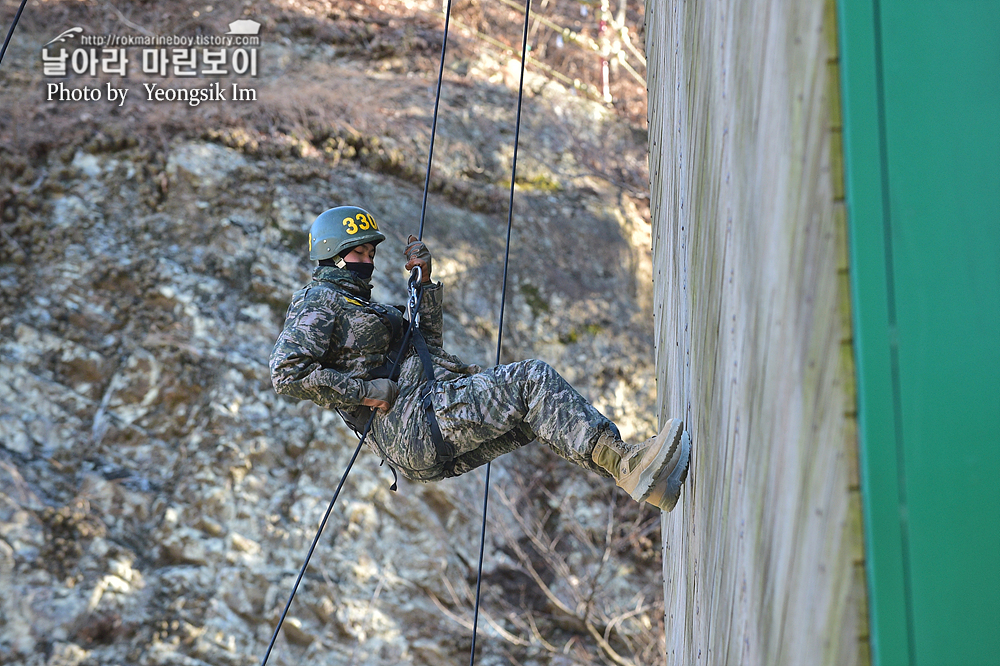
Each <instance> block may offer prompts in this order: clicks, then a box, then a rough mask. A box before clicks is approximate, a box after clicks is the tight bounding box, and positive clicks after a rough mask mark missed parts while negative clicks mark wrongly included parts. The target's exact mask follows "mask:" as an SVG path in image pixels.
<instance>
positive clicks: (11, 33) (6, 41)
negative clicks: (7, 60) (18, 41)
mask: <svg viewBox="0 0 1000 666" xmlns="http://www.w3.org/2000/svg"><path fill="white" fill-rule="evenodd" d="M27 3H28V0H21V6H20V7H18V8H17V13H16V14H14V20H13V21H12V22H11V24H10V30H8V31H7V37H6V38H4V40H3V48H0V63H2V62H3V56H4V54H5V53H7V44H9V43H10V38H11V37H13V36H14V28H16V27H17V21H18V19H20V18H21V12H23V11H24V5H26V4H27Z"/></svg>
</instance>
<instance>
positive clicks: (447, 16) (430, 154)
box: [417, 0, 451, 240]
mask: <svg viewBox="0 0 1000 666" xmlns="http://www.w3.org/2000/svg"><path fill="white" fill-rule="evenodd" d="M449 23H451V0H448V4H447V6H446V7H445V10H444V37H443V38H442V40H441V64H440V66H439V67H438V82H437V93H436V94H435V95H434V118H433V119H432V120H431V146H430V149H429V150H428V151H427V173H426V174H425V176H424V198H423V201H422V202H421V204H420V231H419V233H418V234H417V238H419V239H421V240H422V239H423V237H424V216H425V215H426V214H427V192H428V190H429V189H430V186H431V165H432V164H433V163H434V137H436V136H437V124H438V108H439V107H440V106H441V83H442V81H443V80H444V54H445V51H446V50H447V48H448V25H449Z"/></svg>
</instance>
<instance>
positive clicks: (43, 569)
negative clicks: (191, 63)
mask: <svg viewBox="0 0 1000 666" xmlns="http://www.w3.org/2000/svg"><path fill="white" fill-rule="evenodd" d="M232 5H233V6H232V7H229V6H228V5H217V6H216V8H215V11H216V12H217V14H219V15H221V14H223V13H225V12H228V13H226V14H225V15H226V16H227V17H231V16H234V15H235V16H238V15H240V14H239V10H240V8H241V7H243V5H238V4H237V3H232ZM178 6H181V5H178ZM193 6H194V5H192V7H193ZM303 6H305V7H307V8H308V7H309V6H312V5H308V3H306V5H303ZM330 6H331V7H335V6H334V5H330ZM171 7H174V5H173V4H171ZM184 7H186V5H185V6H184ZM190 9H191V8H190V7H188V8H186V9H185V10H184V11H190ZM362 9H364V8H363V7H362ZM368 9H370V10H371V11H372V12H375V11H376V10H375V9H374V6H373V7H371V8H368ZM417 9H418V10H424V9H429V8H420V7H418V8H417ZM31 11H35V12H36V13H35V14H34V16H32V15H31ZM104 11H106V10H105V9H104V8H101V7H98V5H96V4H94V5H93V6H91V5H88V4H87V3H73V4H61V3H42V5H41V6H40V7H37V8H35V9H34V10H29V12H28V13H26V15H25V18H24V23H23V24H22V27H21V28H20V29H19V30H20V32H19V33H18V35H17V37H16V38H15V40H14V42H13V45H12V49H11V51H10V52H9V53H8V56H7V58H6V59H5V62H4V63H3V70H2V71H0V97H2V99H3V103H4V106H5V108H9V109H10V110H11V113H10V114H9V115H7V114H4V115H5V117H4V118H0V148H2V149H3V152H2V153H0V207H2V212H0V239H2V240H0V293H2V304H0V308H2V309H0V618H2V620H0V663H2V664H24V665H28V664H31V665H42V664H45V665H47V666H55V665H56V664H59V665H70V664H73V665H75V664H143V665H146V664H150V665H153V664H164V665H174V664H176V665H185V666H187V665H198V664H219V665H222V664H225V665H229V664H234V665H235V664H255V663H259V660H260V658H261V657H262V656H263V652H264V648H265V646H266V644H267V641H268V639H269V638H270V635H271V631H272V629H273V627H274V625H275V622H276V620H277V618H278V615H279V613H280V611H281V609H282V607H283V605H284V603H285V600H286V599H287V596H288V593H289V591H290V589H291V585H292V582H293V580H294V577H295V575H296V573H297V571H298V569H299V567H300V566H301V563H302V560H303V558H304V556H305V553H306V550H307V548H308V546H309V543H310V541H311V539H312V537H313V535H314V534H315V531H316V529H317V527H318V524H319V521H320V519H321V517H322V515H323V512H324V510H325V509H326V506H327V503H328V502H329V499H330V497H331V496H332V493H333V490H334V488H335V487H336V484H337V481H338V479H339V477H340V475H341V473H342V472H343V470H344V469H345V467H346V465H347V463H348V461H349V459H350V456H351V454H352V453H353V451H354V447H355V445H356V438H355V437H354V436H353V435H352V434H351V433H350V432H349V431H348V430H347V429H346V428H345V426H344V425H343V424H342V423H341V422H340V419H339V417H338V416H337V415H336V414H334V413H331V412H328V411H324V410H323V409H321V408H319V407H317V406H315V405H313V404H309V403H301V402H295V401H291V400H287V399H284V398H279V397H278V396H276V395H275V394H274V392H273V390H272V389H271V386H270V379H269V375H268V369H267V357H268V354H269V352H270V349H271V345H272V344H273V341H274V339H275V337H276V335H277V333H278V331H279V329H280V326H281V322H282V317H283V314H284V308H285V306H286V304H287V300H288V298H289V296H290V294H291V293H292V291H294V290H295V289H296V288H298V287H299V286H301V284H303V283H304V282H306V281H308V276H309V273H310V270H311V264H310V263H309V262H308V261H307V259H306V257H305V248H304V241H305V232H306V230H307V229H308V225H309V223H310V222H311V221H312V219H313V217H314V216H315V215H316V214H317V213H319V212H321V211H322V210H324V209H325V208H327V207H329V206H331V205H336V204H339V203H347V202H351V203H355V202H357V203H359V204H360V205H364V206H366V207H368V208H369V209H370V210H372V211H373V213H374V214H375V215H376V216H377V217H378V219H379V220H380V221H381V224H382V226H383V227H384V228H385V230H386V231H387V236H388V240H387V241H386V242H385V243H384V244H383V246H381V247H380V251H379V257H378V262H377V263H378V268H379V270H378V272H377V273H376V291H375V296H376V297H377V298H379V299H380V300H384V301H388V302H402V301H403V300H404V298H403V297H404V281H405V274H404V273H403V271H402V268H401V263H402V262H401V258H402V255H401V252H402V247H403V244H404V242H405V238H406V235H407V234H409V233H415V231H416V227H417V222H418V220H419V211H420V203H421V189H420V183H422V179H423V161H424V160H426V149H427V140H428V134H429V122H428V118H429V113H430V109H431V108H432V107H431V105H432V103H433V78H432V72H433V67H431V66H429V63H431V61H432V59H431V58H430V56H429V55H427V54H428V53H431V52H433V50H434V49H435V48H439V44H440V43H439V42H438V44H437V45H435V44H433V40H434V37H433V34H434V32H433V27H434V21H433V20H432V19H427V18H423V19H420V18H419V17H420V16H426V15H422V14H420V13H419V11H417V10H414V12H413V14H412V16H409V17H408V16H406V15H403V16H399V17H396V19H393V20H397V21H401V23H397V24H392V22H391V20H390V19H386V20H385V21H384V22H381V23H380V22H379V21H369V22H365V21H363V20H361V19H351V17H350V11H351V10H350V8H348V9H345V10H344V12H345V14H344V15H343V16H342V17H341V18H340V19H336V20H335V19H333V18H330V17H331V16H333V14H332V13H330V14H327V15H326V16H327V18H326V19H321V18H316V17H315V16H314V15H311V14H310V13H309V12H308V11H305V10H301V8H300V9H299V10H295V9H290V8H288V7H281V6H279V5H273V6H272V5H268V6H266V7H255V8H254V11H255V12H258V13H256V14H255V16H256V17H257V18H260V19H262V22H263V23H264V24H265V30H264V32H263V40H262V41H263V44H262V46H261V48H260V52H259V57H260V62H261V72H260V74H259V77H258V79H257V80H256V81H255V85H256V88H257V95H258V101H257V102H255V103H250V104H247V105H244V106H242V107H239V108H236V107H232V106H228V107H223V106H221V105H218V106H210V105H207V104H206V105H201V106H200V107H198V108H194V107H190V106H182V105H169V104H164V103H159V104H158V103H155V102H145V101H144V98H143V97H142V95H143V91H142V86H141V85H140V79H139V78H138V77H135V78H133V79H130V80H128V81H125V82H121V81H119V82H118V84H119V85H120V84H122V83H126V84H128V85H129V86H130V87H131V88H132V89H133V90H131V93H132V94H133V95H135V98H138V99H134V100H130V102H129V103H127V104H125V105H123V106H122V107H121V108H120V109H111V108H110V107H105V106H95V105H94V104H92V103H91V104H88V103H86V102H80V103H76V104H74V103H60V104H56V103H46V102H44V99H43V98H44V94H43V90H44V85H45V83H46V82H47V79H44V77H43V76H42V75H41V63H40V58H39V53H38V52H39V48H40V46H41V45H42V44H44V42H45V41H47V40H48V39H50V38H51V37H52V35H50V34H49V33H50V32H53V31H54V29H53V28H52V26H53V25H56V26H59V27H61V26H62V25H63V23H66V24H67V25H70V24H75V23H77V22H80V23H84V22H86V21H90V22H91V23H90V24H88V26H89V27H90V29H91V30H93V31H95V32H96V31H97V29H98V28H99V27H101V25H99V24H100V23H101V21H104V22H105V23H107V22H109V21H110V22H112V23H114V22H115V21H116V19H115V17H114V16H110V15H109V16H105V15H104V14H103V13H102V12H104ZM123 11H125V12H126V14H127V15H128V16H129V17H130V18H129V19H128V21H129V22H130V23H133V24H135V23H142V22H143V20H145V21H147V22H146V23H144V25H146V26H147V27H148V28H151V27H153V26H154V24H155V25H156V26H157V27H158V29H159V32H160V33H168V32H170V31H171V30H170V29H168V28H166V27H163V26H169V25H171V23H170V21H171V20H174V21H177V20H178V19H176V18H175V19H170V18H169V17H167V18H164V16H163V14H162V13H157V11H156V8H155V4H154V5H152V6H150V5H149V4H148V3H147V4H146V5H141V4H136V5H134V6H126V7H125V8H123ZM176 11H181V10H176ZM202 11H204V9H203V10H202ZM332 11H333V10H331V12H332ZM414 17H416V18H414ZM410 19H412V20H410ZM122 20H125V17H124V16H123V17H122ZM352 20H353V21H354V23H352V22H351V21H352ZM157 21H159V23H156V22H157ZM408 21H409V22H408ZM421 21H423V23H421ZM203 23H204V20H203ZM114 25H117V30H118V31H120V32H128V30H127V29H126V28H123V27H122V25H121V24H120V23H114ZM174 25H176V23H175V24H174ZM372 25H374V26H375V27H374V28H371V27H370V26H372ZM400 25H402V26H404V27H402V28H401V27H399V26H400ZM411 25H417V26H418V27H420V29H421V30H423V29H424V28H426V32H427V35H424V33H423V32H420V31H419V30H418V31H417V33H416V34H415V36H414V37H413V39H411V40H410V42H406V44H408V45H403V42H405V40H403V41H402V42H401V41H400V40H393V39H392V33H391V31H392V30H402V31H403V33H402V34H404V36H405V35H406V34H411V33H412V30H411V29H410V28H409V27H406V26H411ZM351 26H355V27H357V26H361V27H359V28H358V29H359V30H363V31H367V32H365V34H366V35H367V42H365V44H366V46H364V47H361V46H351V45H352V44H354V42H352V41H351V40H352V39H355V37H352V35H355V33H354V32H351V30H350V29H349V28H351ZM364 26H369V27H364ZM421 26H423V27H421ZM104 27H105V28H107V27H108V26H107V25H104ZM334 28H336V30H334ZM310 30H312V35H313V37H309V31H310ZM323 30H326V31H327V32H323ZM408 30H410V32H407V31H408ZM108 31H109V32H113V31H114V29H109V30H108ZM223 31H224V30H223ZM317 31H319V33H317ZM338 31H339V32H338ZM327 33H329V34H327ZM316 34H320V36H319V37H315V35H316ZM438 39H439V37H438ZM379 40H381V41H379ZM355 41H357V40H355ZM429 42H430V43H429ZM345 44H346V45H347V46H345ZM373 44H375V45H376V46H377V44H390V45H394V46H393V48H394V49H395V50H392V49H390V50H389V51H388V52H385V51H378V49H377V48H376V47H375V46H373ZM455 48H456V55H455V58H457V59H458V62H459V63H460V64H461V67H460V68H453V69H454V70H455V71H451V72H450V73H449V77H450V78H449V80H448V84H447V85H446V93H445V99H444V102H443V111H442V114H443V115H442V120H441V127H442V130H441V132H442V133H441V136H440V137H439V139H438V141H439V143H438V146H437V151H438V152H437V154H438V155H439V156H440V159H439V160H437V161H436V162H435V166H434V171H433V174H434V177H433V178H432V196H431V198H430V203H429V206H428V211H429V212H428V216H427V222H426V228H425V233H424V238H425V240H426V241H427V243H428V245H429V247H430V248H431V249H432V251H433V252H434V256H435V277H436V278H438V279H440V280H442V281H443V282H444V283H445V288H446V299H447V309H446V347H447V348H448V349H449V350H450V351H452V352H454V353H456V354H458V355H459V356H462V357H463V358H464V359H465V360H467V361H471V362H477V363H480V364H483V365H489V364H491V363H493V362H494V360H495V353H496V352H495V349H496V333H497V313H498V311H499V293H500V277H501V270H502V251H503V241H504V233H505V223H506V187H507V186H506V185H505V179H507V180H506V182H508V183H509V175H508V170H509V165H510V159H511V145H510V144H511V139H512V135H513V126H512V119H513V103H514V95H513V94H512V92H511V91H510V90H509V89H508V88H506V87H505V86H504V83H503V81H504V74H505V72H506V69H505V68H504V67H503V66H501V64H500V61H499V59H498V57H497V54H494V55H493V56H492V57H491V56H490V53H489V52H488V51H486V50H482V49H473V48H472V47H471V46H469V44H465V45H464V46H463V45H462V44H461V43H459V45H458V46H456V47H455ZM366 49H367V50H366ZM387 63H388V64H387ZM491 81H492V82H491ZM76 83H80V80H77V81H76ZM529 89H530V90H529V98H528V100H527V101H526V107H525V126H524V127H523V128H522V133H521V137H522V145H521V151H522V152H521V153H520V154H519V170H518V182H519V183H520V186H519V188H518V192H517V198H516V203H515V213H514V232H513V250H512V252H513V254H512V261H511V275H510V278H509V284H510V287H509V294H508V305H507V313H506V318H505V323H504V341H503V360H504V361H509V360H515V359H519V358H528V357H539V358H542V359H544V360H546V361H548V362H549V363H551V364H552V365H553V366H555V367H556V368H557V369H558V370H559V371H560V372H562V373H563V374H564V375H565V376H566V377H567V378H568V379H569V380H570V381H571V382H572V383H573V384H574V385H575V386H577V387H578V388H579V389H580V390H581V391H582V392H583V393H584V394H585V395H587V396H588V397H590V398H591V399H592V400H593V401H594V402H595V404H596V405H597V406H598V407H599V408H600V409H602V410H603V411H604V412H605V413H606V414H607V415H608V416H609V417H611V418H612V419H614V420H616V422H617V423H618V424H619V426H620V428H621V430H622V432H623V435H625V436H626V437H627V438H633V439H635V438H642V437H645V436H649V435H650V434H651V433H652V431H653V430H654V429H655V425H656V416H657V415H656V414H655V413H653V411H652V410H653V405H654V404H655V402H654V399H655V385H654V382H653V377H652V369H651V368H652V352H651V350H652V341H651V322H652V316H651V303H650V290H651V280H650V263H649V245H650V239H649V226H648V222H647V218H648V213H647V205H646V199H645V198H644V196H645V195H644V188H645V182H646V174H645V171H644V169H645V162H644V148H645V146H644V143H643V141H644V134H643V133H642V132H641V131H637V130H635V129H632V128H631V127H630V126H629V125H628V124H627V123H626V122H625V121H623V120H622V119H621V118H620V117H619V116H617V115H615V114H614V113H611V112H609V111H608V110H607V109H606V108H604V107H603V106H601V105H599V104H596V103H594V102H590V101H587V100H585V99H583V98H582V97H578V96H573V95H571V94H570V93H568V92H567V90H566V89H565V88H562V87H561V86H559V85H558V84H556V83H554V82H553V81H551V80H549V79H545V78H542V77H539V76H537V75H535V76H533V77H531V78H530V79H529ZM348 98H350V99H354V100H363V102H362V103H355V102H352V103H349V104H348V103H345V100H346V99H348ZM132 101H134V103H131V102H132ZM483 478H484V475H483V473H482V471H481V470H480V471H478V472H475V473H472V474H470V475H467V476H465V477H461V478H457V479H453V480H449V481H446V482H443V483H439V484H431V485H420V484H413V483H409V482H406V481H405V480H402V479H401V480H400V484H399V491H398V492H395V493H393V492H390V491H389V489H388V487H389V485H390V483H391V481H392V479H391V475H390V473H389V471H388V469H387V468H385V467H380V466H379V461H378V459H376V458H375V456H374V455H372V454H371V453H369V452H367V451H365V452H363V453H362V454H361V456H360V457H359V459H358V461H357V463H356V465H355V466H354V469H353V471H352V472H351V474H350V476H349V478H348V480H347V483H346V486H345V488H344V491H343V493H342V495H341V498H340V500H339V502H338V505H337V507H336V508H335V509H334V511H333V514H332V516H331V519H330V522H329V524H328V525H327V527H326V531H325V533H324V535H323V537H322V539H321V540H320V543H319V546H318V548H317V551H316V553H315V555H314V556H313V559H312V564H311V566H310V568H309V571H308V573H307V574H306V577H305V579H304V581H303V584H302V586H301V588H300V591H299V593H298V595H297V596H296V598H295V602H294V604H293V606H292V609H291V612H290V615H289V618H288V619H287V620H286V621H285V625H284V629H283V631H282V634H281V637H280V639H279V641H278V643H277V646H276V649H275V652H274V653H273V655H272V657H271V660H270V662H269V663H275V664H295V663H310V664H350V663H358V664H362V663H363V664H386V665H388V664H393V665H395V664H439V663H456V662H462V661H463V660H465V659H468V656H467V655H468V650H469V647H470V642H471V631H470V627H471V618H472V599H473V594H474V586H475V578H476V565H477V561H478V548H479V530H480V512H481V508H482V495H483ZM489 515H490V518H489V521H488V525H487V528H488V536H487V545H486V556H485V564H484V583H483V590H484V595H483V606H482V614H481V617H480V621H479V625H480V630H479V642H478V645H479V658H478V661H477V663H480V664H509V663H517V664H533V665H542V664H550V665H565V664H586V663H610V662H611V661H617V663H634V664H641V663H642V664H644V663H659V661H660V659H661V656H660V655H661V651H662V605H661V601H660V598H661V594H660V590H659V555H658V551H659V543H658V538H659V536H658V535H659V521H658V514H656V513H655V512H654V511H652V510H650V509H646V508H642V507H639V506H637V505H635V504H634V503H632V502H631V501H630V500H629V499H628V498H627V497H623V496H622V495H621V494H620V493H619V492H617V491H616V490H615V489H614V488H613V486H612V485H611V484H610V482H609V481H607V480H605V479H601V478H598V477H596V476H594V475H590V474H588V473H586V472H584V471H582V470H579V469H576V468H574V467H572V466H571V465H570V464H569V463H566V462H564V461H562V460H560V459H558V458H556V457H555V456H554V455H552V454H551V453H550V452H548V451H547V450H544V449H543V447H541V446H537V445H536V446H532V447H528V448H526V449H524V450H521V451H517V452H515V453H513V454H511V455H509V456H506V457H505V458H503V459H501V460H499V461H497V462H496V463H495V464H494V465H493V467H492V486H491V494H490V508H489Z"/></svg>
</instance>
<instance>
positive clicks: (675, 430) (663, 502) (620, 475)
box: [591, 419, 691, 511]
mask: <svg viewBox="0 0 1000 666" xmlns="http://www.w3.org/2000/svg"><path fill="white" fill-rule="evenodd" d="M591 459H592V460H593V461H594V462H595V463H597V464H598V465H600V466H601V467H603V468H604V469H606V470H607V471H608V472H610V473H611V476H613V477H614V478H615V483H616V484H617V485H618V487H619V488H621V489H622V490H624V491H625V492H627V493H628V494H629V496H630V497H631V498H632V499H634V500H635V501H636V502H649V503H650V504H652V505H654V506H657V507H659V508H660V509H661V510H663V511H670V510H671V509H673V508H674V505H675V504H677V498H678V497H679V496H680V494H681V485H682V484H683V483H684V479H686V478H687V473H688V463H689V462H690V460H691V436H690V435H689V434H688V432H687V431H686V430H684V422H683V421H681V420H680V419H671V420H669V421H667V423H666V425H665V426H663V429H662V430H661V431H660V433H659V434H658V435H656V437H651V438H649V439H647V440H646V441H645V442H643V443H642V444H640V445H639V446H630V445H628V444H625V443H624V442H622V441H621V440H619V439H617V438H615V437H612V436H610V435H606V436H603V437H601V439H600V441H599V442H598V444H597V446H596V447H595V448H594V452H593V453H592V454H591Z"/></svg>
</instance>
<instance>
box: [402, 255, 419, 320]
mask: <svg viewBox="0 0 1000 666" xmlns="http://www.w3.org/2000/svg"><path fill="white" fill-rule="evenodd" d="M422 277H423V275H422V273H421V271H420V266H414V267H413V270H411V271H410V282H409V285H408V288H409V292H410V297H409V299H407V301H406V318H407V319H408V320H409V321H410V322H411V323H413V324H416V323H418V321H419V319H420V312H418V309H419V303H420V294H419V292H418V290H419V289H420V281H421V279H422Z"/></svg>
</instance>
